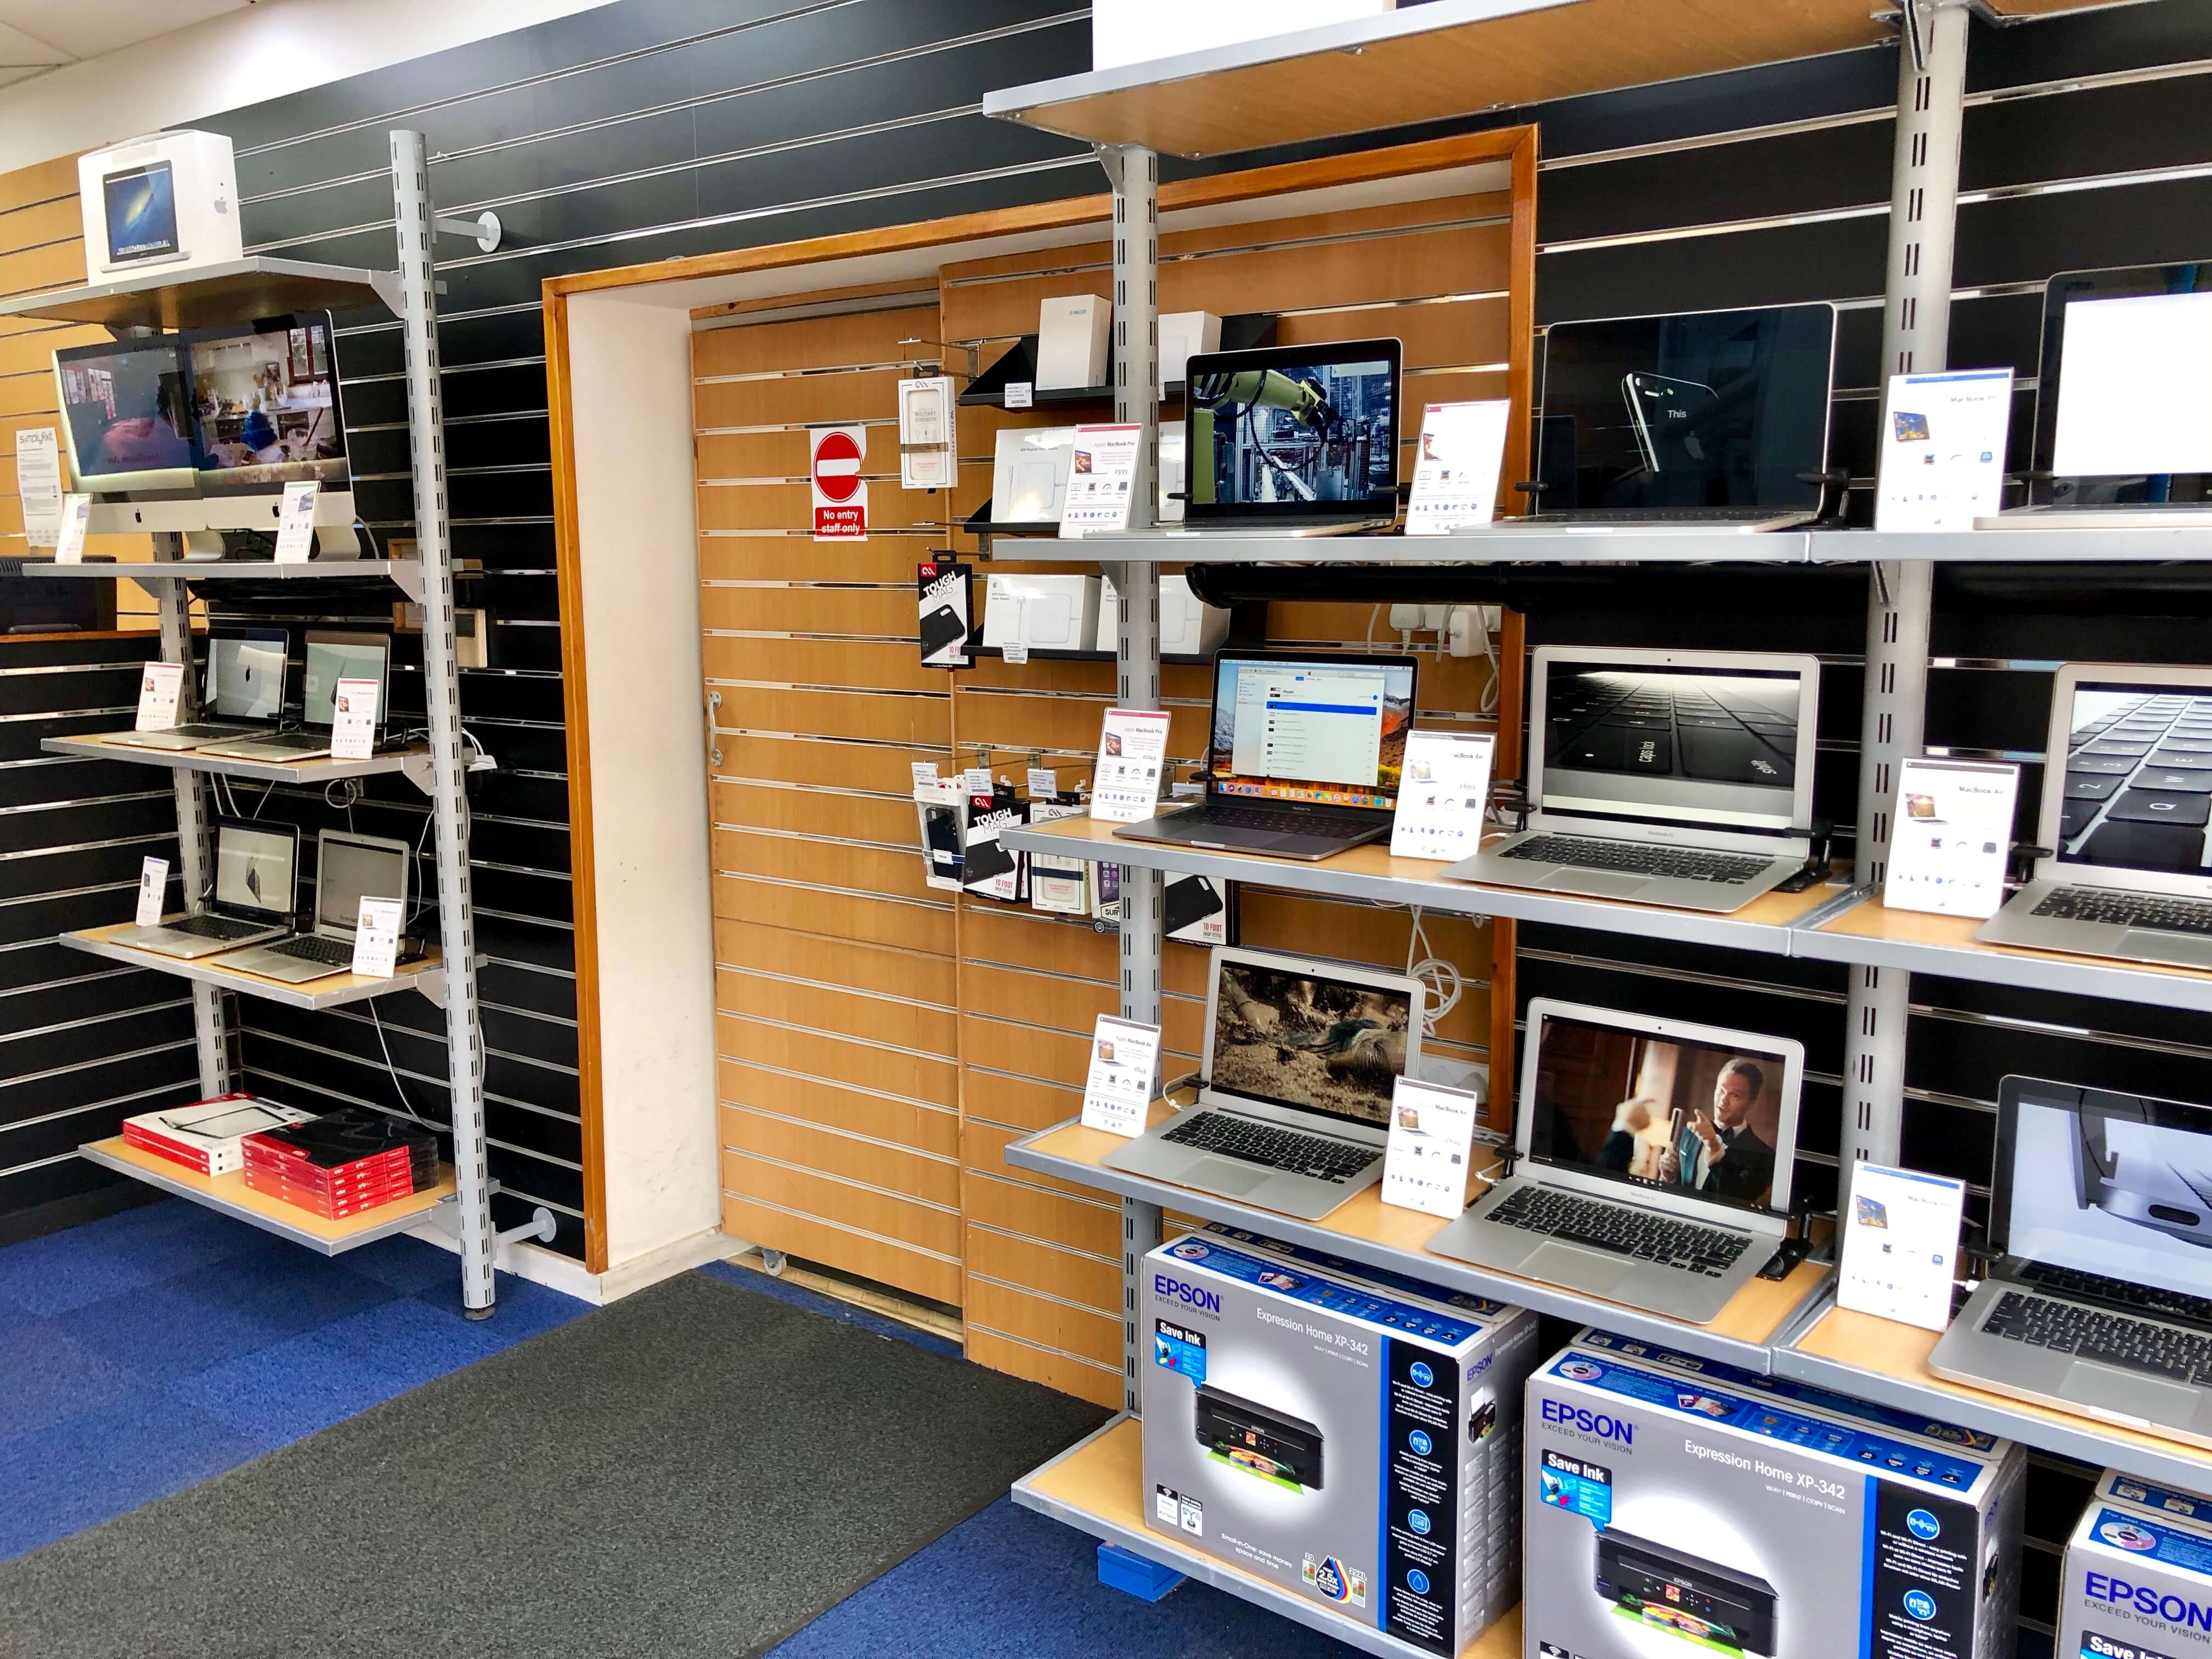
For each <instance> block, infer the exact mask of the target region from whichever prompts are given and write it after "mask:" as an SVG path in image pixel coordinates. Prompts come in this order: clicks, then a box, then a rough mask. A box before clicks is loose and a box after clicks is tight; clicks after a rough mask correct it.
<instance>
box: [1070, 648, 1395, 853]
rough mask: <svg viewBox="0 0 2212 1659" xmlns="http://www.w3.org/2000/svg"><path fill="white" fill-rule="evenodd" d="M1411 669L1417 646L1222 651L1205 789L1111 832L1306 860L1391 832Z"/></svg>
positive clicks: (1216, 660)
mask: <svg viewBox="0 0 2212 1659" xmlns="http://www.w3.org/2000/svg"><path fill="white" fill-rule="evenodd" d="M1415 676H1416V663H1415V659H1413V658H1412V657H1364V656H1350V655H1346V656H1334V655H1328V656H1312V657H1301V656H1294V655H1291V654H1289V653H1277V652H1268V651H1223V652H1220V653H1218V654H1217V655H1216V656H1215V658H1214V659H1213V712H1212V722H1211V724H1210V726H1208V728H1207V729H1208V731H1209V732H1210V733H1211V735H1210V736H1209V738H1208V739H1207V756H1206V799H1204V800H1202V801H1201V802H1200V803H1199V805H1196V806H1190V807H1185V808H1184V809H1182V811H1176V812H1167V813H1164V814H1162V815H1161V816H1160V817H1153V818H1146V820H1145V821H1144V822H1143V823H1125V824H1123V825H1121V827H1120V828H1119V829H1115V831H1114V833H1115V835H1116V836H1120V837H1121V838H1122V839H1123V840H1126V841H1158V842H1170V843H1173V844H1175V845H1177V846H1183V847H1205V848H1218V849H1221V850H1224V851H1231V852H1237V853H1265V854H1267V855H1268V856H1270V857H1272V858H1280V859H1304V860H1307V861H1308V862H1311V861H1313V860H1317V859H1325V858H1328V856H1329V855H1330V854H1334V853H1340V852H1342V851H1343V850H1344V849H1345V848H1347V847H1357V846H1358V845H1359V844H1360V843H1361V842H1370V841H1375V840H1378V839H1380V838H1381V837H1382V836H1387V835H1389V833H1390V819H1391V816H1392V814H1393V813H1394V812H1395V811H1396V810H1397V805H1398V781H1399V775H1400V774H1401V772H1402V771H1403V770H1404V769H1405V764H1406V733H1407V731H1408V729H1410V728H1411V726H1413V708H1414V703H1413V689H1414V681H1415Z"/></svg>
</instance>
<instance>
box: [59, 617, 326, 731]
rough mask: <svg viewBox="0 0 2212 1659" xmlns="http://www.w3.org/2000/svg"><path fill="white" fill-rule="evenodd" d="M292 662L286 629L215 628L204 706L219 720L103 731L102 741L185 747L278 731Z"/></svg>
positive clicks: (211, 634)
mask: <svg viewBox="0 0 2212 1659" xmlns="http://www.w3.org/2000/svg"><path fill="white" fill-rule="evenodd" d="M290 660H291V641H290V636H289V635H287V634H286V633H285V632H284V630H283V629H281V628H270V629H259V628H256V629H237V630H216V629H210V631H209V634H208V642H207V678H206V681H205V689H204V691H203V693H202V695H201V697H200V708H201V710H202V712H203V713H204V714H211V715H213V716H214V718H213V719H212V720H194V721H191V722H190V723H189V724H186V725H184V726H171V727H169V728H168V730H167V731H166V732H101V733H100V741H101V742H102V743H120V744H129V745H130V746H131V747H132V748H134V749H167V750H177V751H182V750H188V749H198V748H201V747H203V746H204V745H205V744H210V743H217V742H221V741H223V740H224V739H236V738H252V737H258V736H261V735H263V734H264V733H267V732H274V731H276V722H277V719H278V717H279V716H281V715H282V714H283V712H284V671H285V668H286V665H288V664H289V662H290Z"/></svg>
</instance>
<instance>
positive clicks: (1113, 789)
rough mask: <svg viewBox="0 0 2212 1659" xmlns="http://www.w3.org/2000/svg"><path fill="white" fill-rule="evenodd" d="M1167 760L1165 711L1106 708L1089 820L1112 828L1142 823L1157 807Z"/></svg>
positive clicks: (1094, 774) (1093, 776) (1093, 773)
mask: <svg viewBox="0 0 2212 1659" xmlns="http://www.w3.org/2000/svg"><path fill="white" fill-rule="evenodd" d="M1167 758H1168V717H1167V714H1166V713H1165V712H1164V711H1162V710H1151V709H1137V708H1109V709H1108V710H1107V711H1106V726H1105V730H1104V731H1103V732H1101V733H1100V734H1099V738H1098V764H1097V768H1096V769H1095V770H1094V771H1093V772H1092V774H1091V817H1094V818H1104V819H1106V820H1107V821H1109V823H1143V822H1144V821H1145V820H1146V818H1148V817H1152V814H1153V813H1154V812H1155V811H1157V810H1158V807H1159V802H1160V779H1161V776H1162V775H1163V774H1164V773H1165V771H1166V769H1167Z"/></svg>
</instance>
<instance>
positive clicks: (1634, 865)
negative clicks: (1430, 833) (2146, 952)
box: [1505, 836, 2212, 908]
mask: <svg viewBox="0 0 2212 1659" xmlns="http://www.w3.org/2000/svg"><path fill="white" fill-rule="evenodd" d="M1505 856H1506V857H1507V858H1509V859H1532V860H1540V861H1541V862H1543V863H1545V864H1569V865H1572V866H1575V867H1576V868H1577V869H1583V870H1630V871H1633V872H1636V873H1638V874H1639V875H1647V876H1678V877H1680V878H1683V879H1685V880H1688V881H1712V882H1719V883H1721V884H1723V885H1735V884H1740V883H1742V882H1747V881H1749V880H1751V879H1752V878H1753V877H1755V876H1757V875H1759V873H1760V872H1763V871H1764V870H1765V868H1766V866H1767V865H1768V863H1769V862H1770V860H1766V859H1754V858H1741V857H1738V856H1736V855H1735V854H1729V853H1698V852H1691V851H1687V850H1686V849H1684V848H1679V847H1647V846H1644V844H1642V843H1641V842H1621V841H1592V840H1590V839H1589V838H1588V837H1586V836H1534V837H1533V838H1531V839H1530V840H1528V841H1524V842H1522V843H1521V844H1520V845H1519V846H1517V847H1511V848H1507V849H1506V852H1505ZM2207 908H2212V906H2208V907H2207Z"/></svg>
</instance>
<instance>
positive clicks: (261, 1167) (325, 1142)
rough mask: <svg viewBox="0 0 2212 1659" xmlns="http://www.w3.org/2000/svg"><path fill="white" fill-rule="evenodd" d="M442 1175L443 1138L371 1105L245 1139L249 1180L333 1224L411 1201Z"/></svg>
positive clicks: (255, 1188) (263, 1191)
mask: <svg viewBox="0 0 2212 1659" xmlns="http://www.w3.org/2000/svg"><path fill="white" fill-rule="evenodd" d="M437 1179H438V1142H437V1138H436V1137H435V1135H433V1134H432V1133H430V1132H429V1131H428V1129H423V1128H419V1127H416V1126H415V1125H413V1124H410V1123H406V1122H403V1121H400V1120H398V1119H397V1118H391V1117H386V1115H384V1114H383V1113H381V1112H374V1111H370V1110H369V1109H367V1108H366V1107H360V1106H349V1107H346V1108H344V1109H342V1110H340V1111H336V1112H331V1113H327V1114H325V1115H323V1116H321V1117H319V1118H316V1119H314V1120H313V1121H310V1122H307V1123H301V1124H295V1125H293V1126H291V1127H288V1128H282V1129H271V1130H270V1131H268V1132H267V1133H263V1134H255V1135H248V1136H247V1137H246V1185H247V1186H249V1187H251V1188H253V1190H254V1191H256V1192H258V1193H266V1194H269V1195H270V1197H272V1198H278V1199H282V1200H283V1201H284V1202H285V1203H287V1204H294V1205H297V1206H299V1207H300V1208H301V1209H303V1210H309V1211H312V1212H314V1213H315V1214H317V1215H319V1216H321V1217H322V1218H324V1219H325V1220H326V1221H336V1220H339V1219H341V1218H344V1217H346V1216H350V1215H358V1214H360V1213H361V1212H362V1211H364V1210H373V1209H375V1208H376V1207H377V1206H380V1205H384V1204H389V1203H392V1201H393V1200H397V1199H402V1198H405V1197H406V1196H407V1195H408V1194H410V1193H415V1192H420V1191H422V1189H423V1188H427V1187H430V1186H434V1185H435V1184H436V1182H437Z"/></svg>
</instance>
